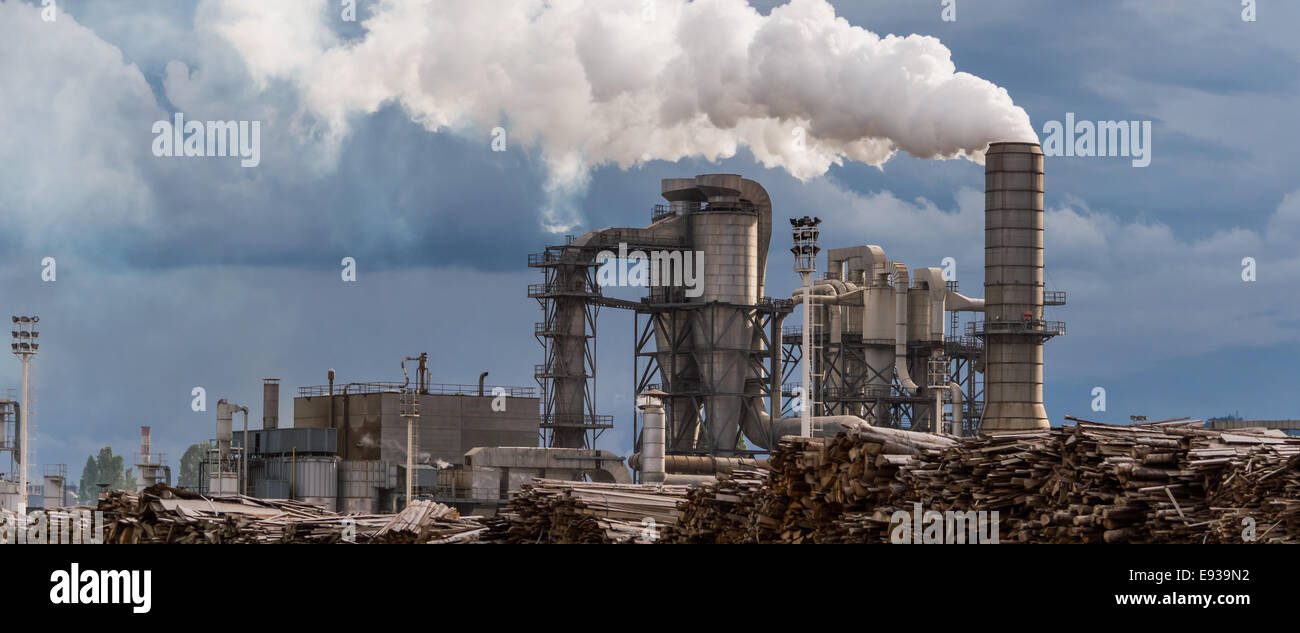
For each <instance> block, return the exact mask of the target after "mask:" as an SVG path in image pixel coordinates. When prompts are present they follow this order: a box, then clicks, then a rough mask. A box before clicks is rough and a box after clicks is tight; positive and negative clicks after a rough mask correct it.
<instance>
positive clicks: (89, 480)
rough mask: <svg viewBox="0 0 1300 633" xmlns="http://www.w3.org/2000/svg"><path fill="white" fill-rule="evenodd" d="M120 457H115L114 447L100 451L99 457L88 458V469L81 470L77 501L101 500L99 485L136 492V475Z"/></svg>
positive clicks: (107, 447) (91, 501)
mask: <svg viewBox="0 0 1300 633" xmlns="http://www.w3.org/2000/svg"><path fill="white" fill-rule="evenodd" d="M124 461H125V460H123V459H122V457H121V456H120V455H114V454H113V449H112V447H109V446H105V447H104V448H101V449H99V455H97V456H93V457H87V458H86V467H85V468H83V469H82V470H81V485H79V486H78V487H77V488H78V491H79V492H78V493H77V499H78V501H80V502H81V503H94V502H95V501H96V500H98V499H99V484H108V487H109V488H111V489H113V490H132V491H134V490H135V473H133V472H131V469H130V468H127V467H126V465H125V463H124Z"/></svg>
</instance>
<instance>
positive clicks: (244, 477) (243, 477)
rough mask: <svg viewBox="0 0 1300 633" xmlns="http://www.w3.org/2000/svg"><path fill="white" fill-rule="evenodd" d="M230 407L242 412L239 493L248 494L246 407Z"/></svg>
mask: <svg viewBox="0 0 1300 633" xmlns="http://www.w3.org/2000/svg"><path fill="white" fill-rule="evenodd" d="M231 408H232V409H233V410H235V411H239V412H241V413H243V414H244V446H243V447H242V449H241V450H240V452H239V469H240V471H242V472H241V474H240V476H239V479H240V483H241V484H243V485H242V486H241V488H243V492H241V493H240V494H243V495H244V496H248V407H245V406H242V405H231Z"/></svg>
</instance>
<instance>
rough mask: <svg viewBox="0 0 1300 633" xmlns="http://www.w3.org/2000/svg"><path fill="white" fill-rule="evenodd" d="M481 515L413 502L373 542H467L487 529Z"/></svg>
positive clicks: (429, 502) (437, 504)
mask: <svg viewBox="0 0 1300 633" xmlns="http://www.w3.org/2000/svg"><path fill="white" fill-rule="evenodd" d="M487 529H488V526H487V525H484V524H483V523H482V522H481V521H480V520H479V518H478V517H461V516H460V513H459V512H457V511H456V509H455V508H452V507H450V506H445V505H443V504H441V503H435V502H433V501H419V500H417V501H413V502H411V504H410V505H408V506H406V509H404V510H402V511H401V512H399V513H397V514H395V515H393V516H392V518H391V519H389V521H388V523H386V524H384V526H383V527H381V528H379V530H378V531H377V532H375V535H374V536H373V537H371V539H370V541H369V542H371V543H424V544H444V543H467V542H470V541H474V540H476V539H477V538H478V537H479V535H481V534H482V533H484V532H486V531H487Z"/></svg>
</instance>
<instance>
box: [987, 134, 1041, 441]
mask: <svg viewBox="0 0 1300 633" xmlns="http://www.w3.org/2000/svg"><path fill="white" fill-rule="evenodd" d="M984 174H985V195H984V199H985V208H984V235H985V240H986V242H985V245H984V298H985V306H984V333H985V340H986V345H985V354H986V357H985V365H984V366H985V374H984V376H985V378H984V379H985V384H986V385H987V386H986V388H985V393H986V394H987V400H988V404H987V406H986V408H985V411H984V416H983V418H982V420H981V422H980V430H981V431H1007V430H1019V429H1045V428H1048V427H1049V426H1050V424H1049V423H1048V420H1047V411H1046V409H1044V408H1043V337H1044V332H1043V329H1044V328H1043V326H1042V323H1043V228H1044V226H1043V221H1044V216H1045V214H1044V212H1043V208H1044V206H1043V174H1044V169H1043V151H1042V149H1041V148H1040V147H1039V146H1038V144H1037V143H993V144H992V145H990V146H989V150H988V154H987V157H986V160H985V164H984Z"/></svg>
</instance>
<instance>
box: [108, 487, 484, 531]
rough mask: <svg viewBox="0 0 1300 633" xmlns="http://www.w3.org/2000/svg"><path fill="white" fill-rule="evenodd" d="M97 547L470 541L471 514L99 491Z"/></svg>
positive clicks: (165, 491) (427, 506)
mask: <svg viewBox="0 0 1300 633" xmlns="http://www.w3.org/2000/svg"><path fill="white" fill-rule="evenodd" d="M98 509H99V510H100V511H102V512H103V513H104V524H105V537H104V542H105V543H370V542H376V543H436V542H457V541H460V540H471V539H472V538H473V536H475V535H477V534H478V533H479V532H481V531H483V530H485V529H486V526H484V525H483V524H482V523H481V522H479V521H478V520H477V518H476V517H464V518H462V517H460V516H459V515H458V514H457V513H456V511H455V510H454V509H452V508H449V507H447V506H444V505H442V504H436V503H433V502H429V501H417V502H415V503H413V504H411V506H409V507H408V508H407V509H406V510H405V511H403V512H402V513H399V514H397V515H384V514H361V515H341V514H337V513H334V512H330V511H327V510H324V509H323V508H321V507H319V506H315V505H311V504H307V503H302V502H297V501H289V500H285V499H257V498H254V497H247V496H244V495H213V496H204V495H199V494H196V493H194V492H190V491H187V490H182V489H177V488H171V487H169V486H166V485H163V484H159V485H156V486H152V487H150V488H146V489H145V490H144V491H142V492H140V493H135V492H127V491H122V490H110V491H106V492H104V493H102V494H101V495H100V499H99V506H98Z"/></svg>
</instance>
